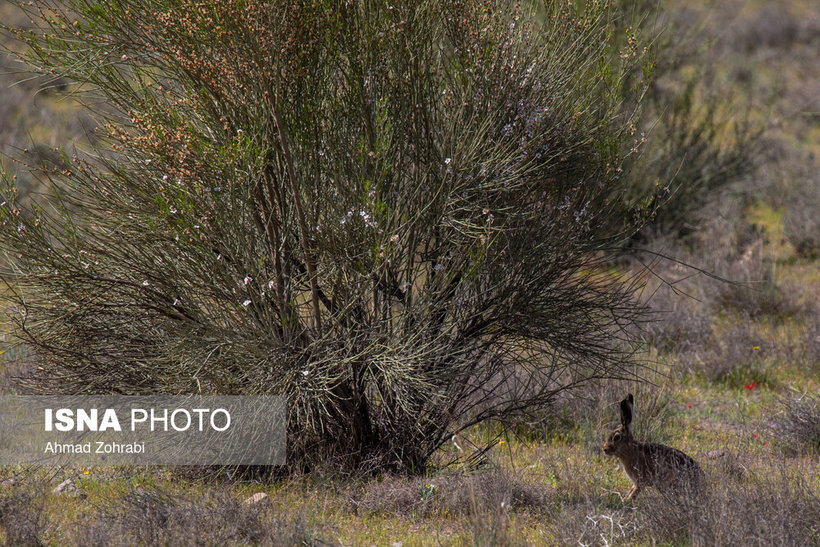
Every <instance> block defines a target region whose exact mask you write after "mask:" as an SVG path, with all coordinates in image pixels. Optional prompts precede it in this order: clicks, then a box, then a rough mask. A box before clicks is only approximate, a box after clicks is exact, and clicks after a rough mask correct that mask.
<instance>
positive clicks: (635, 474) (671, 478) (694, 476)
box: [604, 393, 703, 501]
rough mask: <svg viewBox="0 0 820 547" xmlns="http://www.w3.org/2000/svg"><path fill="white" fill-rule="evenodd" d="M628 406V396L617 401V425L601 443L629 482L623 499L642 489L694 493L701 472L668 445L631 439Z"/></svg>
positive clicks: (693, 462)
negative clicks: (650, 488)
mask: <svg viewBox="0 0 820 547" xmlns="http://www.w3.org/2000/svg"><path fill="white" fill-rule="evenodd" d="M632 404H633V397H632V394H631V393H630V394H629V395H628V396H627V397H626V398H625V399H624V400H623V401H621V425H619V426H618V427H616V428H615V430H614V431H613V432H612V433H610V434H609V436H608V437H607V439H606V442H604V453H605V454H607V455H610V456H617V457H618V459H619V460H621V464H622V465H623V468H624V471H625V472H626V474H627V476H628V477H629V479H630V480H631V481H632V484H633V486H632V489H631V490H630V491H629V494H628V495H627V497H626V500H627V501H629V500H632V499H634V498H635V496H636V495H637V494H638V492H640V490H641V489H642V488H644V487H646V486H653V487H655V488H658V489H659V490H673V491H680V490H681V489H690V490H692V491H698V490H699V489H700V487H701V486H702V483H703V471H702V470H701V468H700V466H699V465H698V463H697V462H696V461H695V460H693V459H692V458H690V457H689V456H687V455H686V454H684V453H683V452H681V451H680V450H677V449H675V448H672V447H670V446H666V445H664V444H659V443H644V442H640V441H637V440H635V438H634V437H633V436H632V432H631V431H630V429H629V426H630V424H631V423H632Z"/></svg>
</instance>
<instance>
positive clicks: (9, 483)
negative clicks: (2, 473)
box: [0, 477, 17, 488]
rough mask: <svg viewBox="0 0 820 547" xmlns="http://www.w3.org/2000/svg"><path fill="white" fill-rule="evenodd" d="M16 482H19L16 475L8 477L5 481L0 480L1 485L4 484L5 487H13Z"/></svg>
mask: <svg viewBox="0 0 820 547" xmlns="http://www.w3.org/2000/svg"><path fill="white" fill-rule="evenodd" d="M15 484H17V479H15V478H14V477H11V478H10V479H6V480H4V481H3V482H0V486H2V487H3V488H11V487H12V486H14V485H15Z"/></svg>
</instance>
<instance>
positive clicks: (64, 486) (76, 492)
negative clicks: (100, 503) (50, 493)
mask: <svg viewBox="0 0 820 547" xmlns="http://www.w3.org/2000/svg"><path fill="white" fill-rule="evenodd" d="M54 495H55V496H68V497H70V498H84V497H86V493H85V492H83V491H82V490H80V489H79V488H77V487H76V486H75V485H74V481H73V480H71V479H66V480H64V481H63V482H61V483H60V484H58V485H57V487H56V488H55V489H54Z"/></svg>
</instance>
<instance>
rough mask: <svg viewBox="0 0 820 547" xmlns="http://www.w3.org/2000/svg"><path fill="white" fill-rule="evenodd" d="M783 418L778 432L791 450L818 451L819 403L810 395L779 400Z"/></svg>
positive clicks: (819, 436)
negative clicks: (805, 449) (802, 448)
mask: <svg viewBox="0 0 820 547" xmlns="http://www.w3.org/2000/svg"><path fill="white" fill-rule="evenodd" d="M781 404H782V406H783V416H782V418H781V419H780V423H779V424H778V430H779V431H781V432H782V433H783V436H784V438H785V440H786V442H787V443H789V444H790V445H791V446H792V447H793V448H800V447H805V448H808V449H809V450H820V402H818V400H817V398H816V397H812V396H811V395H802V396H800V397H793V398H788V399H783V400H781Z"/></svg>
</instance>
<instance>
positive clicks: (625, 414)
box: [621, 393, 634, 429]
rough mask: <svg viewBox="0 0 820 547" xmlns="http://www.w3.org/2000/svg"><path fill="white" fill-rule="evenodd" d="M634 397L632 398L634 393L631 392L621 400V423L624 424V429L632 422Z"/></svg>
mask: <svg viewBox="0 0 820 547" xmlns="http://www.w3.org/2000/svg"><path fill="white" fill-rule="evenodd" d="M633 401H634V399H633V398H632V394H631V393H630V394H629V395H627V397H626V399H624V400H623V401H621V424H623V426H624V429H628V428H629V424H631V423H632V402H633Z"/></svg>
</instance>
